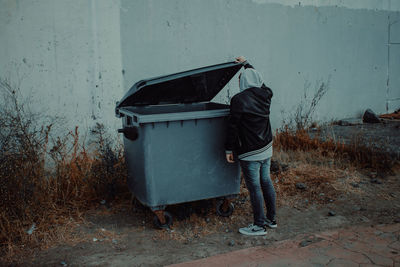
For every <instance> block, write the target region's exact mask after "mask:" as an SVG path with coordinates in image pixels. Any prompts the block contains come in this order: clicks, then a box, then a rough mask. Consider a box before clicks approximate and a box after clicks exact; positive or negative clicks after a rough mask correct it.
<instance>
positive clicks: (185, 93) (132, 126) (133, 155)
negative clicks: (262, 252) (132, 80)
mask: <svg viewBox="0 0 400 267" xmlns="http://www.w3.org/2000/svg"><path fill="white" fill-rule="evenodd" d="M241 67H242V64H239V63H235V62H229V63H224V64H218V65H213V66H208V67H204V68H199V69H194V70H189V71H185V72H180V73H176V74H171V75H166V76H161V77H157V78H151V79H146V80H141V81H139V82H137V83H136V84H134V85H133V86H132V87H131V88H130V90H129V91H128V92H127V93H126V94H125V96H124V97H123V98H122V99H121V101H119V102H117V106H116V115H117V117H120V118H122V123H123V128H122V129H119V130H118V131H119V132H121V133H123V134H124V148H125V159H126V162H127V167H128V181H127V182H128V187H129V189H130V191H131V192H132V193H133V194H134V196H135V197H136V199H138V200H139V201H140V202H141V203H142V204H144V205H145V206H148V207H150V208H151V209H152V210H153V211H154V213H155V215H156V216H155V219H154V222H155V224H156V225H158V226H160V225H165V224H167V225H169V224H171V223H172V217H171V215H170V214H168V213H167V212H164V209H165V207H166V206H167V205H171V204H177V203H183V202H191V201H196V200H202V199H210V198H222V199H225V201H223V202H221V201H220V202H218V204H217V212H218V213H219V214H220V215H223V216H229V215H230V214H231V213H232V211H233V205H232V204H231V203H229V202H228V201H227V200H226V199H228V198H224V197H229V196H232V195H236V194H238V193H239V189H240V169H239V165H238V164H237V163H235V164H229V163H227V162H226V159H225V152H224V144H225V135H226V134H225V132H226V123H227V116H228V115H229V106H228V105H224V104H219V103H213V102H210V101H211V99H213V98H214V96H216V95H217V94H218V92H220V90H222V88H223V87H225V85H226V84H227V83H228V82H229V81H230V80H231V79H232V77H233V76H234V75H235V74H236V73H237V72H238V71H239V70H240V68H241Z"/></svg>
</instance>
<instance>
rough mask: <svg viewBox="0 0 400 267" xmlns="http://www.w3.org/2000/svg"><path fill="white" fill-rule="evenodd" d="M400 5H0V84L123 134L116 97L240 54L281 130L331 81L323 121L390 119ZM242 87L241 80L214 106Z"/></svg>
mask: <svg viewBox="0 0 400 267" xmlns="http://www.w3.org/2000/svg"><path fill="white" fill-rule="evenodd" d="M399 10H400V1H394V0H393V1H390V0H386V1H384V0H347V1H346V0H330V1H326V0H308V1H299V0H296V1H294V0H285V1H281V0H279V1H278V0H253V1H251V0H168V1H165V0H134V1H133V0H74V1H62V0H23V1H22V0H20V1H18V0H0V78H2V79H5V78H6V79H9V80H10V81H12V82H13V83H14V84H15V85H16V86H19V87H20V88H21V91H22V93H23V95H24V96H25V97H26V98H28V99H29V101H30V102H31V103H32V105H33V107H35V108H36V109H38V110H39V111H42V112H44V114H50V115H58V116H62V117H65V121H66V123H65V124H64V125H65V127H66V128H67V129H69V130H71V129H73V127H74V126H75V125H78V126H80V127H81V129H82V131H86V130H88V129H90V128H91V127H92V126H93V125H94V124H95V123H96V122H100V123H104V124H105V125H106V126H107V127H108V128H109V129H110V131H111V130H112V131H114V129H116V128H117V127H118V126H119V125H120V121H119V119H116V118H114V107H115V102H116V101H118V100H119V99H120V98H122V96H123V94H124V92H126V91H127V90H128V89H129V88H130V86H131V85H133V84H134V83H135V82H136V81H138V80H140V79H143V78H149V77H152V76H158V75H163V74H170V73H174V72H177V71H182V70H187V69H191V68H196V67H201V66H205V65H210V64H216V63H221V62H226V61H231V60H232V59H233V58H234V57H235V56H237V55H244V56H246V57H247V58H248V60H249V61H250V62H251V63H252V64H253V65H254V66H255V67H256V68H257V69H258V70H259V71H260V72H261V73H262V74H263V76H264V79H265V81H266V83H267V84H268V85H269V86H270V87H271V88H272V89H273V91H274V93H275V96H274V98H273V106H272V122H273V126H274V127H279V124H280V122H281V121H282V118H283V117H284V116H289V113H290V112H292V111H293V110H294V109H295V108H296V107H297V105H298V103H299V102H300V101H301V100H302V99H303V95H304V88H306V89H308V95H312V94H313V92H314V89H315V88H317V87H318V86H319V85H320V84H321V83H322V82H325V83H327V82H328V81H329V89H328V92H327V94H326V95H325V96H324V98H323V99H322V100H321V101H320V104H319V106H318V110H317V115H318V116H316V119H320V120H330V119H334V118H343V117H354V116H357V115H359V114H360V113H361V112H362V111H363V110H364V109H365V108H368V107H369V108H372V109H373V110H375V111H376V112H378V113H384V112H387V111H389V112H391V111H393V110H394V109H396V108H398V107H399V106H400V87H399V83H400V82H399V81H398V77H400V75H399V74H400V66H399V63H398V62H400V60H399V59H400V58H399V57H400V51H399V48H398V47H399V46H400V45H398V44H397V43H400V41H399V38H400V37H399V35H400V26H399V25H400V23H398V21H400V15H399ZM389 32H390V34H389ZM389 36H390V37H389ZM389 43H390V44H389ZM389 47H390V48H389ZM389 58H390V59H391V60H389ZM122 73H124V74H122ZM389 76H390V77H389ZM388 80H389V81H388ZM236 92H237V81H236V80H235V81H233V82H231V83H230V84H229V85H228V86H227V88H226V89H225V90H223V91H222V92H221V93H220V94H219V95H218V96H217V98H216V101H219V102H228V101H229V97H230V96H232V95H233V94H234V93H236Z"/></svg>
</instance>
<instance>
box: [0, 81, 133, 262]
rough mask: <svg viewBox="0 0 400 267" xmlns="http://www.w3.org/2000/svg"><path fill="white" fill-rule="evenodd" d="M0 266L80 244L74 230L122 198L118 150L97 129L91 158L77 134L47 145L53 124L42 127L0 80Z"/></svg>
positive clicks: (123, 173) (122, 166) (123, 188)
mask: <svg viewBox="0 0 400 267" xmlns="http://www.w3.org/2000/svg"><path fill="white" fill-rule="evenodd" d="M0 89H3V90H4V91H2V90H0V92H3V93H4V92H6V94H4V95H3V99H2V103H3V104H4V105H3V104H2V105H1V106H0V193H1V194H0V205H1V207H2V209H1V210H0V255H1V256H0V257H1V258H0V260H2V261H5V262H6V261H8V260H10V259H12V258H13V257H14V258H15V256H16V255H20V254H21V253H24V252H25V253H27V252H29V250H33V249H37V248H39V249H46V248H49V247H51V246H54V245H56V244H59V243H67V244H71V243H75V242H79V241H80V240H81V238H80V236H79V235H77V233H76V231H75V230H76V226H77V224H82V223H84V219H83V217H84V213H85V211H87V210H88V209H90V208H91V207H93V206H94V205H98V203H99V201H100V200H102V199H104V198H106V199H107V201H110V200H112V199H114V198H115V195H116V194H117V193H118V194H120V195H123V193H126V191H127V190H126V186H125V177H126V170H125V164H124V158H123V154H122V147H121V145H116V146H113V145H111V142H109V140H108V139H107V137H106V134H105V131H104V127H102V125H97V126H96V128H95V129H94V130H93V133H92V136H93V138H94V142H93V145H92V146H91V150H90V152H89V151H88V150H87V148H86V146H85V142H83V141H81V140H79V136H80V134H79V132H78V128H76V129H75V130H74V131H72V132H70V133H68V134H67V135H66V136H64V137H63V138H56V139H52V137H51V136H52V135H51V133H52V129H53V126H54V122H49V121H43V120H41V119H40V116H37V115H34V114H32V113H31V112H30V111H29V109H28V108H26V107H25V106H24V104H23V103H21V102H20V101H19V98H18V92H17V91H14V90H11V89H12V88H11V86H10V85H9V84H8V83H7V81H4V80H0Z"/></svg>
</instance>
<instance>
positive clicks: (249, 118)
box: [226, 57, 277, 235]
mask: <svg viewBox="0 0 400 267" xmlns="http://www.w3.org/2000/svg"><path fill="white" fill-rule="evenodd" d="M236 62H238V63H244V62H246V59H245V58H244V57H238V58H236ZM244 68H245V69H244V71H243V72H242V73H241V74H240V75H239V87H240V93H238V94H236V95H235V96H234V97H233V98H232V99H231V106H230V110H231V114H230V117H229V122H228V132H227V142H226V160H227V161H228V162H229V163H233V162H234V156H233V153H235V156H237V158H238V159H239V162H240V166H241V169H242V173H243V177H244V180H245V182H246V187H247V189H248V191H249V194H250V201H251V206H252V209H253V217H254V222H253V223H252V224H250V225H249V226H247V227H244V228H240V229H239V232H240V233H241V234H244V235H265V234H266V233H267V231H266V227H267V226H268V227H270V228H276V227H277V224H276V220H275V199H276V194H275V189H274V186H273V184H272V181H271V177H270V165H271V157H272V132H271V124H270V121H269V112H270V105H271V98H272V91H271V89H270V88H268V87H267V86H265V84H264V82H263V80H262V78H261V75H260V74H259V73H258V72H257V71H256V70H255V69H254V68H253V66H251V65H250V64H249V63H246V64H245V65H244ZM264 201H265V205H266V208H267V215H265V213H264Z"/></svg>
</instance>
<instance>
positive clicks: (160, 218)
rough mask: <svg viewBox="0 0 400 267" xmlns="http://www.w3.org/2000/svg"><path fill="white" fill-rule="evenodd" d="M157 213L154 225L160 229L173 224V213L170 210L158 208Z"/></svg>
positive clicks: (167, 227)
mask: <svg viewBox="0 0 400 267" xmlns="http://www.w3.org/2000/svg"><path fill="white" fill-rule="evenodd" d="M154 213H155V215H154V218H153V223H154V226H155V227H157V228H159V229H169V228H170V226H171V225H172V221H173V220H172V215H171V213H169V212H168V211H164V210H157V211H154Z"/></svg>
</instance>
